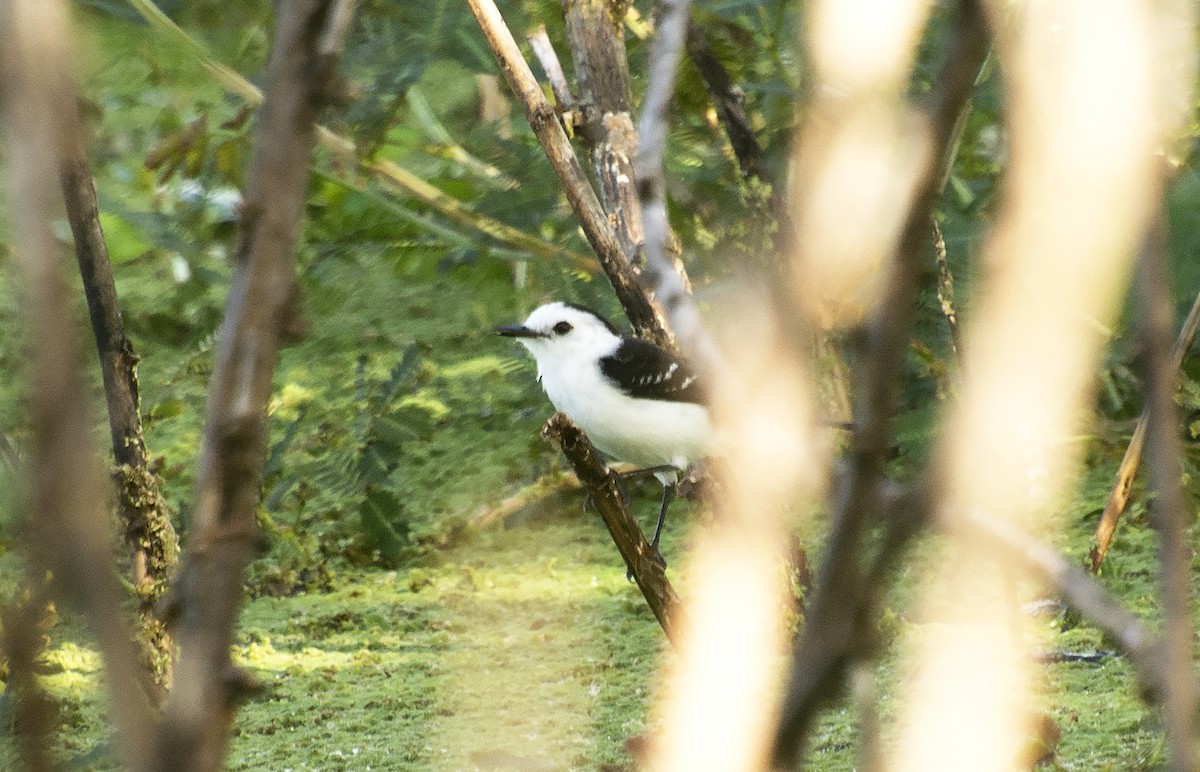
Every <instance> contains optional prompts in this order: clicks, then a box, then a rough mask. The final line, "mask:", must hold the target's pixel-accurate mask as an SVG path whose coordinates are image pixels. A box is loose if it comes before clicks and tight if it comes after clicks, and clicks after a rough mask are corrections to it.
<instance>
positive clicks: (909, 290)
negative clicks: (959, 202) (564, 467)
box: [774, 0, 991, 768]
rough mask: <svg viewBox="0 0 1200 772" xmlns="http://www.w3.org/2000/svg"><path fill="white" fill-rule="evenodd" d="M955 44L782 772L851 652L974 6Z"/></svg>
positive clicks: (970, 59) (871, 346) (783, 738)
mask: <svg viewBox="0 0 1200 772" xmlns="http://www.w3.org/2000/svg"><path fill="white" fill-rule="evenodd" d="M953 34H954V37H953V39H952V41H951V43H950V47H949V52H948V54H947V57H946V60H945V62H944V63H943V65H942V68H941V71H940V72H939V75H938V77H937V79H936V81H935V83H936V85H935V91H934V92H933V93H932V94H930V96H929V99H928V101H927V111H928V116H929V121H930V125H931V127H932V146H933V148H934V153H935V154H936V155H934V156H933V157H934V158H935V159H937V162H936V163H933V164H930V165H929V168H927V169H926V170H925V172H924V175H923V178H922V180H921V183H920V186H919V188H918V193H917V195H916V196H915V197H914V201H913V204H912V208H911V210H910V211H909V214H908V220H907V222H906V224H905V228H904V232H903V236H902V238H901V241H900V244H899V247H898V249H897V252H896V255H895V257H894V267H893V270H892V273H891V277H892V278H891V281H890V282H889V284H888V285H887V287H886V288H885V290H884V294H883V297H882V299H881V302H880V304H879V308H878V310H877V311H876V313H875V315H874V316H873V318H872V320H871V322H870V324H869V326H868V332H867V355H866V357H865V359H864V361H863V366H862V367H861V368H860V370H859V375H860V378H859V379H858V380H857V382H856V384H857V391H858V393H859V398H858V399H857V400H856V401H855V405H854V407H855V419H854V425H855V432H854V435H853V438H852V449H851V454H850V461H849V463H850V469H849V472H848V474H847V475H846V477H845V480H844V482H843V484H841V485H840V486H839V490H838V492H837V494H836V498H835V500H834V509H833V513H832V515H831V519H832V526H831V530H830V534H829V538H828V542H827V544H826V548H825V554H824V558H823V561H822V564H821V569H820V571H819V573H818V580H817V586H816V590H815V592H814V594H813V599H812V602H811V605H810V606H809V616H808V619H807V620H806V624H805V628H804V633H803V635H802V636H801V639H800V641H799V642H798V644H797V647H796V650H795V652H794V653H793V658H792V666H791V677H790V680H789V683H788V684H787V686H786V691H785V697H784V705H783V709H782V712H781V717H780V722H779V726H778V730H777V733H776V738H775V749H774V761H775V763H776V765H777V766H781V767H786V768H791V767H794V766H795V761H796V758H797V757H798V755H799V752H800V750H801V747H802V745H803V743H804V741H805V739H806V737H807V735H808V731H809V728H810V727H811V725H812V720H813V718H814V717H815V715H816V712H817V710H818V709H819V708H820V707H821V706H822V705H824V704H826V703H827V702H828V701H829V700H831V699H832V698H833V697H834V696H836V695H837V694H838V693H839V692H840V690H841V689H842V687H843V683H844V678H845V673H846V669H847V667H848V666H849V664H850V663H851V661H852V660H853V658H854V657H855V655H856V653H857V652H858V651H859V649H858V647H859V645H860V643H859V639H860V637H861V636H860V632H861V622H862V620H861V616H860V614H861V605H860V604H859V603H857V602H855V599H856V598H860V597H862V596H863V595H864V594H866V591H865V589H864V583H863V581H864V577H863V575H862V574H863V572H862V569H861V568H860V567H859V566H860V557H859V554H860V551H861V548H862V543H863V537H864V535H865V532H866V528H867V527H868V525H869V523H871V522H872V521H874V520H876V519H877V514H878V512H879V511H880V506H881V501H880V499H879V488H880V481H881V479H882V474H883V464H884V461H885V460H886V453H887V448H888V442H889V437H890V434H891V427H892V423H893V415H894V412H895V407H896V401H897V399H898V394H899V383H898V379H899V374H900V373H901V372H902V371H903V361H904V356H905V353H906V351H907V343H908V334H909V327H910V324H911V318H912V306H913V300H914V295H915V292H916V286H917V276H918V274H919V272H920V270H921V262H922V260H923V258H924V256H925V255H926V254H928V253H927V251H926V250H927V244H928V233H929V227H928V223H929V217H930V215H931V213H932V211H933V205H934V201H935V198H936V194H937V190H938V183H939V182H940V180H941V178H942V170H943V169H944V168H945V165H946V164H948V163H949V162H950V158H949V155H950V150H951V144H952V142H951V140H952V136H953V131H954V126H955V123H956V121H957V119H958V116H959V114H960V112H961V110H962V106H963V105H964V104H965V103H966V101H967V99H968V98H969V96H970V93H971V87H972V85H973V84H974V82H975V78H976V76H977V75H978V73H979V70H980V67H981V66H982V65H983V62H984V59H985V58H986V57H987V53H988V50H989V44H990V39H991V36H990V34H989V32H988V28H987V24H986V20H985V18H984V15H983V12H982V9H981V8H980V7H979V3H978V2H977V1H976V0H964V2H962V3H961V4H960V8H959V13H958V18H957V20H956V23H955V29H954V33H953Z"/></svg>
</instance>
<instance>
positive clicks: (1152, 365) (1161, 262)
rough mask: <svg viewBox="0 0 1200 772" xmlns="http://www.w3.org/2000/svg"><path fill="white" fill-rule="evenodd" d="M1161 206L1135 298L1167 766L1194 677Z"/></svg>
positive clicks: (1178, 758) (1189, 734) (1179, 758)
mask: <svg viewBox="0 0 1200 772" xmlns="http://www.w3.org/2000/svg"><path fill="white" fill-rule="evenodd" d="M1164 218H1165V214H1164V213H1163V212H1162V207H1161V206H1160V207H1159V211H1158V212H1157V213H1156V217H1155V218H1154V222H1152V223H1151V225H1150V229H1149V233H1148V235H1147V237H1146V240H1145V244H1144V246H1143V249H1142V250H1141V255H1140V260H1139V262H1138V268H1139V270H1138V273H1137V281H1136V284H1137V289H1138V292H1137V296H1138V300H1139V303H1138V305H1139V311H1140V314H1139V316H1140V321H1141V325H1140V326H1141V335H1142V340H1143V346H1144V349H1145V370H1146V372H1145V377H1144V380H1143V392H1144V394H1145V403H1146V413H1147V415H1148V418H1149V420H1148V422H1147V431H1146V455H1147V460H1148V462H1149V465H1150V470H1149V471H1150V482H1151V485H1152V487H1153V489H1154V499H1153V501H1152V502H1151V504H1150V513H1151V518H1150V519H1151V522H1152V523H1153V524H1154V527H1155V529H1156V530H1157V531H1158V554H1159V571H1160V576H1161V578H1160V582H1161V585H1162V586H1161V590H1160V592H1161V593H1162V608H1163V632H1162V636H1163V646H1162V651H1161V652H1160V655H1161V657H1162V668H1163V671H1164V676H1165V678H1164V681H1165V685H1166V692H1165V693H1164V694H1163V712H1164V721H1163V723H1164V724H1165V728H1166V734H1167V748H1168V750H1169V754H1168V755H1169V758H1170V766H1171V769H1174V770H1178V771H1179V772H1184V770H1188V771H1189V772H1190V771H1191V770H1194V769H1196V762H1197V759H1196V746H1195V718H1196V676H1195V670H1194V665H1193V657H1192V635H1193V629H1192V613H1191V597H1192V579H1191V570H1190V568H1191V567H1190V562H1191V547H1190V546H1189V544H1188V533H1187V525H1188V520H1189V513H1188V508H1187V505H1186V504H1185V501H1184V494H1183V490H1182V487H1181V482H1180V480H1181V478H1182V476H1183V469H1182V464H1181V461H1180V459H1181V457H1182V454H1183V448H1182V444H1181V442H1180V440H1179V434H1178V427H1179V410H1178V408H1177V407H1176V405H1175V381H1176V374H1177V373H1178V367H1177V366H1176V365H1175V363H1174V362H1173V361H1172V356H1171V328H1172V326H1173V324H1172V319H1171V309H1172V306H1173V304H1172V302H1171V286H1170V276H1169V274H1170V265H1169V256H1168V250H1167V226H1166V222H1165V221H1164Z"/></svg>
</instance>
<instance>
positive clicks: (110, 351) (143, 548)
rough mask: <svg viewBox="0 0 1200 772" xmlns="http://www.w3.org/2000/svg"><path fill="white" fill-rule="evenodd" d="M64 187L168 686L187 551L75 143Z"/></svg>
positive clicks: (147, 623)
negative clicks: (164, 614)
mask: <svg viewBox="0 0 1200 772" xmlns="http://www.w3.org/2000/svg"><path fill="white" fill-rule="evenodd" d="M59 181H60V183H61V186H62V191H63V199H64V200H65V202H66V208H67V219H68V220H69V221H70V223H71V232H72V233H73V234H74V236H75V258H76V260H77V262H78V263H79V273H80V276H81V277H82V279H83V291H84V294H85V295H86V297H87V304H88V312H89V314H90V316H91V323H92V332H93V334H94V336H95V339H96V352H97V354H98V355H99V358H100V372H101V374H102V376H103V378H104V395H105V400H106V402H107V405H108V426H109V431H110V434H111V435H112V449H113V461H114V464H115V469H114V472H113V478H114V482H115V489H116V491H115V492H116V501H117V510H118V512H119V513H120V520H121V527H122V531H123V534H124V539H125V544H126V546H127V547H128V548H129V550H130V557H131V561H132V572H133V583H134V586H135V588H136V590H137V594H138V601H139V607H140V610H141V615H142V625H143V626H142V647H143V653H144V655H145V657H146V659H147V660H148V663H147V664H148V665H149V666H150V669H151V672H153V674H154V677H155V680H156V682H157V683H158V684H159V685H160V686H165V685H166V684H167V682H168V681H169V680H170V658H171V641H170V637H169V636H168V635H167V632H166V629H165V628H164V626H163V625H162V623H161V622H160V621H159V619H158V617H157V616H156V615H155V613H154V607H155V605H156V604H157V603H158V601H159V599H160V598H161V597H162V594H163V592H164V591H165V589H166V587H167V581H168V579H169V578H170V576H171V574H172V573H173V572H174V570H175V563H176V561H177V559H178V554H179V548H178V546H177V542H176V539H175V529H174V528H173V527H172V525H171V519H170V516H169V513H168V511H167V505H166V502H165V501H164V500H163V497H162V495H161V493H160V491H159V484H158V478H157V477H155V475H154V473H153V472H151V471H150V468H149V464H148V456H149V454H148V453H147V451H146V441H145V438H144V435H143V433H142V417H141V412H140V398H139V396H138V381H137V362H138V356H137V354H136V353H134V350H133V344H131V343H130V341H129V338H128V337H127V336H126V335H125V322H124V320H123V319H122V317H121V308H120V305H119V303H118V299H117V288H116V284H115V282H114V281H113V272H112V263H111V262H110V261H109V257H108V248H107V246H106V245H105V242H104V233H103V231H102V230H101V227H100V211H99V210H100V207H99V202H98V201H97V197H96V185H95V182H94V180H93V179H92V174H91V171H90V170H89V169H88V163H87V156H86V154H85V151H84V148H83V145H82V143H81V142H78V143H72V144H71V146H70V147H68V148H66V150H65V152H64V157H63V158H61V159H60V160H59Z"/></svg>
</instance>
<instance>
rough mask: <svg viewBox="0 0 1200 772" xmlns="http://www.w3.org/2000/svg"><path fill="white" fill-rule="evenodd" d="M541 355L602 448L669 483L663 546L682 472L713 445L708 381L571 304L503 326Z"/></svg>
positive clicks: (550, 381) (551, 381) (553, 387)
mask: <svg viewBox="0 0 1200 772" xmlns="http://www.w3.org/2000/svg"><path fill="white" fill-rule="evenodd" d="M496 332H498V333H499V334H501V335H506V336H508V337H510V338H516V339H517V340H518V341H519V342H520V343H521V344H522V345H524V346H525V348H527V349H529V351H530V353H532V354H533V356H534V358H535V359H536V360H537V369H538V380H539V381H541V383H542V388H543V389H544V390H545V391H546V396H547V397H549V398H550V402H551V403H553V405H554V407H555V408H556V409H557V410H559V411H561V412H562V413H564V414H566V416H567V417H568V418H570V419H571V420H572V421H574V422H575V423H576V424H577V425H578V426H579V427H580V428H581V429H583V430H584V431H585V432H586V433H587V435H588V437H589V438H590V439H591V441H592V444H593V445H595V446H596V448H597V449H598V450H600V452H602V453H604V454H605V455H606V456H609V457H610V458H612V459H615V460H617V461H624V462H627V463H630V464H633V465H635V466H637V467H639V469H638V470H637V471H635V472H629V473H626V475H625V476H632V475H638V474H654V476H655V477H657V478H658V480H659V482H661V483H662V484H663V497H662V504H661V506H660V507H659V511H658V522H657V524H656V525H655V528H654V537H653V540H652V541H651V545H652V546H653V547H654V548H655V550H657V549H658V540H659V537H660V536H661V535H662V527H663V520H664V518H665V517H666V514H667V507H668V506H669V505H670V503H671V500H672V499H673V498H674V496H675V486H676V484H677V483H678V481H679V474H680V473H682V472H684V471H685V470H687V468H688V467H690V466H691V465H692V464H694V463H696V462H697V461H699V460H700V459H701V458H703V457H704V456H705V455H707V453H708V450H709V441H710V436H711V434H712V427H711V425H710V423H709V415H708V408H707V407H705V404H704V399H703V396H704V395H703V391H702V388H701V382H700V380H699V379H698V378H697V375H696V373H695V371H693V370H692V369H691V368H690V367H689V366H688V365H687V363H686V362H685V361H683V360H682V359H680V358H679V357H677V356H676V355H674V354H672V353H671V352H669V351H667V350H665V349H663V348H660V347H659V346H656V345H654V344H653V343H650V342H649V341H645V340H641V339H640V338H630V337H625V336H623V335H621V333H620V332H618V331H617V329H616V328H615V327H613V325H612V324H610V323H609V322H608V320H606V319H605V318H604V317H602V316H600V315H599V314H597V313H595V312H594V311H591V310H589V309H587V308H584V307H582V306H577V305H574V304H571V303H562V302H555V303H547V304H546V305H544V306H540V307H539V308H537V309H536V310H535V311H534V312H533V313H532V314H530V315H529V318H528V319H526V320H525V323H524V324H519V325H505V326H502V327H497V328H496Z"/></svg>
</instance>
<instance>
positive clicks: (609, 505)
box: [542, 413, 679, 643]
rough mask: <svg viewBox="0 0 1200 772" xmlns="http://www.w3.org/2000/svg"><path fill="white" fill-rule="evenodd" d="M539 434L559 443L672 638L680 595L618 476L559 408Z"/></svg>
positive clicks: (651, 608)
mask: <svg viewBox="0 0 1200 772" xmlns="http://www.w3.org/2000/svg"><path fill="white" fill-rule="evenodd" d="M542 436H543V437H545V438H546V439H549V440H553V441H554V442H555V443H557V444H558V446H559V447H561V448H562V451H563V454H564V455H565V456H566V457H567V461H569V462H570V463H571V468H572V469H574V470H575V474H576V475H577V476H578V477H579V480H580V482H582V483H583V487H585V488H587V490H588V492H589V494H590V495H591V497H592V503H593V504H594V505H595V507H596V510H597V511H598V512H599V513H600V517H602V518H603V519H604V524H605V525H606V526H608V532H609V533H610V534H612V538H613V542H614V543H615V544H616V545H617V549H618V550H620V552H621V557H623V558H624V559H625V565H627V566H628V567H629V572H630V573H631V574H632V575H633V580H634V581H635V582H637V586H638V589H639V590H641V591H642V595H643V596H644V597H645V598H646V603H647V605H649V606H650V610H651V611H652V612H653V613H654V617H655V619H657V620H658V623H659V624H660V625H662V629H663V632H665V633H666V634H667V639H668V640H670V641H671V642H672V643H674V642H675V641H676V635H675V630H676V629H677V626H678V625H679V620H678V619H676V618H675V613H676V609H678V607H679V597H678V596H677V595H676V594H675V590H674V589H672V588H671V583H670V581H668V580H667V575H666V572H665V571H664V570H663V567H662V566H661V565H659V564H658V561H656V560H655V554H654V550H653V549H652V548H651V547H650V542H648V541H647V540H646V535H645V534H644V533H643V532H642V529H641V526H639V525H638V524H637V521H636V520H634V519H633V515H631V514H629V508H628V507H627V506H625V501H624V499H623V498H622V497H621V492H620V490H618V488H617V482H616V478H615V476H614V475H613V473H612V472H611V471H610V470H609V468H608V466H607V465H606V464H605V463H604V460H603V459H601V458H600V454H599V453H597V452H596V449H595V448H594V447H592V443H591V442H590V441H589V440H588V438H587V435H585V434H584V433H583V431H582V430H580V428H579V427H578V426H576V425H575V424H573V423H571V421H570V420H569V419H567V417H566V416H564V415H563V414H562V413H555V414H554V415H553V416H551V417H550V420H549V421H547V422H546V426H545V428H543V429H542Z"/></svg>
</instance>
